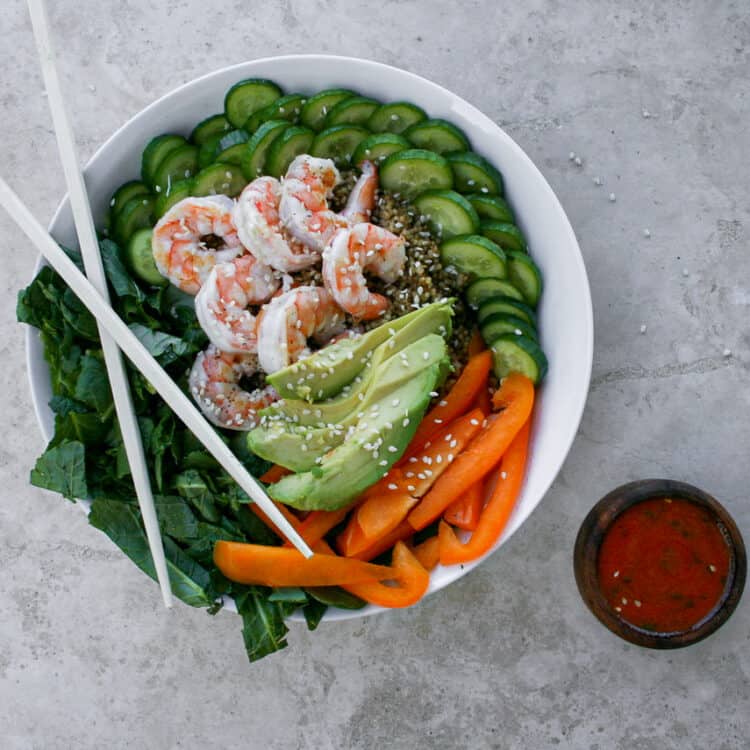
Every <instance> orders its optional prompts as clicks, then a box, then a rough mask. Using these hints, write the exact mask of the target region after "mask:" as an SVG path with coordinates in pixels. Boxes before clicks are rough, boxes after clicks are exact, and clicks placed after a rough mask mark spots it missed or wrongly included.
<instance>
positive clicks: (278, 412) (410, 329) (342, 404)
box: [251, 302, 453, 450]
mask: <svg viewBox="0 0 750 750" xmlns="http://www.w3.org/2000/svg"><path fill="white" fill-rule="evenodd" d="M452 316H453V308H452V307H451V305H450V303H447V302H436V303H434V304H431V305H427V306H425V307H423V308H421V309H419V310H417V311H416V312H415V313H409V314H408V315H404V316H403V317H401V318H399V319H398V320H397V321H394V322H395V323H396V324H397V327H395V326H393V325H391V324H387V327H389V328H391V329H393V330H394V331H395V333H394V334H389V337H388V339H387V340H385V341H384V342H383V343H382V344H380V345H379V346H378V347H377V348H376V349H375V352H374V353H373V355H372V357H370V358H369V359H368V360H367V364H366V365H365V366H364V367H363V368H362V370H361V371H360V372H359V374H358V375H356V376H355V378H354V382H352V383H350V384H349V385H347V386H344V388H343V390H342V392H341V393H340V394H339V395H338V396H336V397H334V398H331V399H328V400H327V401H323V402H321V403H318V404H315V405H314V406H313V405H311V404H310V403H308V402H307V401H303V400H301V399H284V400H282V401H278V402H276V403H275V404H273V405H272V406H269V407H268V408H267V409H264V410H263V411H261V417H266V418H267V420H274V419H278V418H287V419H289V420H291V421H293V422H294V423H295V424H298V425H315V426H316V427H320V426H321V425H329V424H340V423H342V422H343V421H344V420H346V418H347V417H348V416H349V415H350V414H351V413H352V412H354V411H362V408H363V406H364V403H365V401H369V396H368V391H370V390H371V388H372V384H373V382H374V381H375V380H377V379H379V377H380V376H379V375H376V372H377V370H378V369H379V368H380V367H381V365H382V364H383V363H385V362H386V361H387V360H388V359H389V358H390V357H393V356H394V355H396V354H400V353H401V351H402V350H403V349H404V348H405V347H407V346H409V344H412V343H414V342H415V341H418V340H419V339H421V338H422V337H424V336H427V335H428V334H430V333H438V334H440V335H441V336H443V338H448V336H450V334H451V318H452ZM403 321H405V322H403ZM386 332H387V331H386ZM307 361H308V362H309V360H307ZM310 382H312V381H310ZM360 394H365V395H364V397H363V398H361V397H360ZM251 434H252V433H251ZM251 450H254V448H251Z"/></svg>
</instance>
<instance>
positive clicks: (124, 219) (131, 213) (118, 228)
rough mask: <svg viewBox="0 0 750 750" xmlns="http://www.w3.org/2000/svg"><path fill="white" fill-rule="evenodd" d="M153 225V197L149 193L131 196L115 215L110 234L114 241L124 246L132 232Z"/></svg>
mask: <svg viewBox="0 0 750 750" xmlns="http://www.w3.org/2000/svg"><path fill="white" fill-rule="evenodd" d="M153 225H154V199H153V198H152V197H151V196H150V195H137V196H136V197H135V198H131V199H130V200H129V201H128V202H127V203H126V204H125V205H124V206H123V207H122V208H121V209H120V212H119V213H118V214H117V216H115V220H114V223H113V225H112V234H113V236H114V238H115V241H116V242H117V243H118V244H119V245H120V247H124V246H125V244H126V243H127V241H128V240H129V239H130V238H131V237H132V235H133V233H134V232H136V231H137V230H138V229H143V228H144V227H152V226H153Z"/></svg>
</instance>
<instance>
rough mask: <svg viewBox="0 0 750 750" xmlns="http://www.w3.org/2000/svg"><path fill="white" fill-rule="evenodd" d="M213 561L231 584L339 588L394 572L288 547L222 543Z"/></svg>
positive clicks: (376, 578)
mask: <svg viewBox="0 0 750 750" xmlns="http://www.w3.org/2000/svg"><path fill="white" fill-rule="evenodd" d="M316 547H317V549H320V547H319V546H318V545H316ZM214 562H215V563H216V567H217V568H219V570H220V571H221V572H222V573H223V574H224V575H225V576H226V577H227V578H229V580H230V581H236V582H237V583H246V584H256V585H260V586H272V587H278V586H339V585H341V584H363V583H376V582H378V581H384V580H388V579H391V578H393V570H391V568H389V567H387V566H385V565H373V564H372V563H367V562H363V561H361V560H353V559H351V558H346V557H338V556H337V555H332V554H325V553H322V552H319V551H316V552H315V554H314V555H313V556H312V557H309V558H305V557H304V556H303V555H302V553H301V552H298V551H297V550H296V549H289V548H288V547H267V546H265V545H262V544H245V543H244V542H227V541H223V540H222V541H218V542H216V544H215V545H214Z"/></svg>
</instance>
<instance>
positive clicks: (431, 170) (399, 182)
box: [380, 148, 453, 198]
mask: <svg viewBox="0 0 750 750" xmlns="http://www.w3.org/2000/svg"><path fill="white" fill-rule="evenodd" d="M380 185H381V187H382V188H383V189H384V190H389V191H390V192H392V193H397V194H399V195H403V196H404V197H405V198H415V197H416V196H417V195H419V194H420V193H423V192H425V191H426V190H441V189H442V190H446V189H450V188H451V187H453V172H451V168H450V165H449V164H448V162H447V161H446V160H445V159H444V158H443V157H442V156H440V154H436V153H434V152H433V151H426V150H424V149H416V148H413V149H407V150H405V151H399V152H397V153H395V154H392V155H391V156H389V157H388V158H387V159H386V160H385V161H384V162H383V165H382V167H381V168H380Z"/></svg>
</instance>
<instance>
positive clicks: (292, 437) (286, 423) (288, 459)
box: [247, 321, 444, 472]
mask: <svg viewBox="0 0 750 750" xmlns="http://www.w3.org/2000/svg"><path fill="white" fill-rule="evenodd" d="M413 325H418V323H417V321H415V322H414V324H413ZM410 327H411V326H410ZM407 330H408V329H407V328H404V329H402V330H401V331H399V332H398V333H397V334H396V336H394V337H393V339H391V340H394V339H395V338H396V337H398V336H399V335H401V334H404V333H405V332H406V331H407ZM432 339H440V340H441V341H442V338H441V337H440V336H438V335H437V334H435V333H430V334H428V335H426V336H422V337H420V338H419V339H418V340H416V341H414V343H412V344H409V345H408V346H406V347H405V348H403V349H401V351H400V352H399V354H398V356H389V357H388V359H386V360H385V362H383V363H378V364H376V363H375V360H376V359H378V354H380V352H381V350H383V349H386V350H389V349H390V347H389V346H388V343H385V344H381V345H380V346H379V347H378V349H377V350H376V353H375V356H373V358H372V370H371V373H372V377H370V378H369V387H368V388H367V390H366V391H365V393H364V395H363V398H362V399H356V398H355V399H354V406H353V408H352V409H350V410H349V412H348V414H346V416H345V417H343V418H341V419H331V420H324V421H323V422H322V424H324V426H323V427H313V426H311V425H306V426H300V425H299V424H297V423H296V422H294V421H292V419H291V418H290V417H289V416H288V415H285V414H283V413H282V414H279V415H277V416H276V417H274V418H266V421H265V424H263V425H262V426H260V427H256V428H255V429H254V430H251V431H250V432H249V433H248V434H247V445H248V447H249V449H250V450H251V451H252V452H253V453H255V454H256V455H258V456H260V457H261V458H265V459H268V460H269V461H272V462H273V463H276V464H281V466H285V467H286V468H287V469H291V470H292V471H298V472H299V471H306V470H308V469H312V468H313V467H314V466H315V465H316V461H317V459H318V458H320V457H321V456H324V455H325V454H326V453H328V452H329V451H331V450H333V449H334V448H336V447H337V446H339V445H341V443H343V442H344V441H345V440H348V439H349V438H350V436H351V435H352V434H353V432H354V430H355V429H356V426H357V424H358V421H359V419H360V417H361V418H362V419H364V420H365V422H366V421H367V420H368V419H373V418H375V416H376V415H377V413H378V412H379V411H380V408H381V405H382V404H383V403H384V402H385V401H387V398H388V396H389V394H391V393H392V392H393V391H395V390H396V389H397V388H399V386H401V385H402V384H403V383H405V382H406V381H408V380H410V379H411V378H413V377H414V376H415V375H416V374H417V373H419V372H420V371H421V370H423V369H425V368H426V367H430V366H431V365H433V364H440V363H442V362H444V359H443V352H442V348H441V347H440V346H439V345H438V343H437V342H434V341H432ZM300 403H302V404H306V405H307V406H308V407H309V406H310V405H309V404H307V402H305V401H302V402H300ZM325 406H326V404H322V405H321V411H322V408H323V407H325ZM307 411H309V408H308V409H307Z"/></svg>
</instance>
